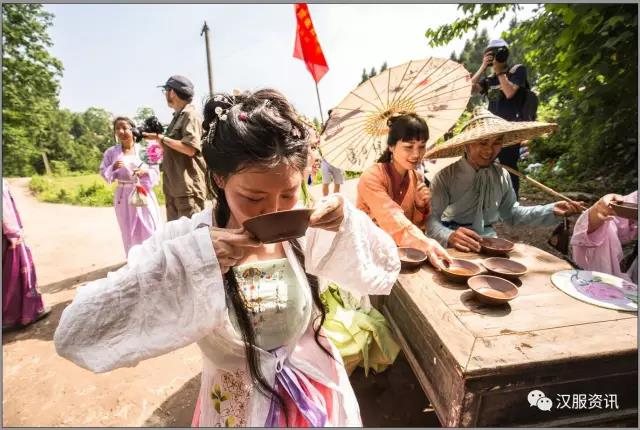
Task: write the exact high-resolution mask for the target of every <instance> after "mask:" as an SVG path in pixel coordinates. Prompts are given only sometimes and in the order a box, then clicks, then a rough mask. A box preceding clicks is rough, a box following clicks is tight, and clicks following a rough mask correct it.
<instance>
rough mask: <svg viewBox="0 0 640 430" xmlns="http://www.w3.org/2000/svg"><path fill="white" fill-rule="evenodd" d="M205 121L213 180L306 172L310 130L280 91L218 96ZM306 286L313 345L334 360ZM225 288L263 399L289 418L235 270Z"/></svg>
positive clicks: (220, 221) (222, 201)
mask: <svg viewBox="0 0 640 430" xmlns="http://www.w3.org/2000/svg"><path fill="white" fill-rule="evenodd" d="M203 117H204V118H203V119H204V122H203V124H202V127H203V135H204V136H205V138H204V141H203V146H202V155H203V157H204V159H205V162H206V163H207V167H208V169H209V175H212V174H215V175H217V176H218V177H220V178H223V179H226V178H228V177H229V176H230V175H233V174H235V173H238V172H239V171H241V170H243V169H246V168H248V167H255V166H261V167H265V168H273V167H275V166H277V165H279V164H281V163H285V164H287V165H289V166H291V167H294V168H296V169H298V170H299V171H301V172H302V171H303V170H304V168H305V167H306V165H307V156H308V151H309V145H308V142H307V140H308V134H307V130H306V127H305V126H304V124H303V123H302V122H301V121H300V120H299V119H298V115H297V114H296V112H295V111H294V109H293V107H292V106H291V104H290V103H289V102H288V101H287V99H286V98H285V97H284V95H282V94H281V93H280V92H278V91H276V90H272V89H263V90H259V91H256V92H254V93H249V92H247V93H243V94H240V95H228V94H215V95H213V96H212V97H211V98H209V99H208V100H207V102H206V103H205V106H204V113H203ZM209 184H210V186H211V187H212V191H213V193H214V195H215V196H216V204H215V207H214V217H215V220H216V224H217V225H218V226H220V227H225V226H226V225H227V224H228V222H229V219H230V217H231V210H230V209H229V204H228V202H227V198H226V196H225V193H224V190H223V189H222V188H220V187H219V186H218V185H217V184H216V182H215V181H214V180H211V181H209ZM289 243H290V245H291V247H292V249H293V251H294V254H295V255H296V257H297V259H298V261H299V262H300V264H301V266H302V267H305V266H304V254H303V252H302V249H301V247H300V244H299V243H298V241H296V240H291V241H289ZM307 281H308V283H309V287H310V289H311V295H312V297H313V302H314V303H315V305H316V306H317V308H318V309H319V310H320V315H319V317H318V318H316V320H314V326H315V327H314V332H315V340H316V343H317V344H318V345H319V346H320V348H322V349H323V350H324V351H325V352H326V353H327V354H329V356H332V355H331V353H330V352H329V351H328V350H327V348H325V347H324V346H323V345H322V344H321V343H320V339H319V336H320V334H319V333H320V328H321V326H322V324H323V323H324V320H325V317H326V311H325V308H324V306H323V304H322V301H321V299H320V289H319V285H318V278H317V277H315V276H313V275H309V274H307ZM224 284H225V292H226V294H227V296H228V297H229V298H230V301H231V304H232V307H233V311H234V313H235V315H236V318H237V321H238V325H239V326H240V331H241V335H242V340H243V341H244V347H245V353H246V356H247V362H248V365H249V371H250V374H251V378H252V381H253V383H254V385H255V386H256V387H257V389H258V390H259V391H260V392H261V393H262V394H264V395H265V396H267V397H270V396H273V397H274V398H276V399H277V401H278V402H279V403H280V405H281V406H283V410H284V413H285V419H287V417H288V414H287V411H286V408H285V407H284V405H285V403H284V401H283V399H282V397H281V396H280V395H279V394H278V393H277V392H276V391H275V390H274V389H273V388H272V387H271V386H270V385H269V384H268V383H267V381H266V379H265V377H264V375H263V374H262V371H261V370H260V356H259V354H258V352H257V351H256V349H255V347H254V345H255V339H256V336H255V331H254V329H253V324H251V321H250V319H249V313H248V310H247V308H246V306H245V304H244V302H243V300H242V294H241V292H240V288H239V286H238V281H237V279H236V277H235V274H234V273H233V270H229V271H228V272H227V273H226V274H225V275H224ZM318 319H319V324H318ZM287 421H288V419H287Z"/></svg>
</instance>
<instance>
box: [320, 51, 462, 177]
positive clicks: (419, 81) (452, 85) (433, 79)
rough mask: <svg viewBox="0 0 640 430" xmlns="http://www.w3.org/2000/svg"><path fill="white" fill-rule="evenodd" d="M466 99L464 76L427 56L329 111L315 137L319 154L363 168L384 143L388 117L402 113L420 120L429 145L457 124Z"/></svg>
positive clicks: (383, 76)
mask: <svg viewBox="0 0 640 430" xmlns="http://www.w3.org/2000/svg"><path fill="white" fill-rule="evenodd" d="M470 95H471V78H470V76H469V72H468V71H467V70H466V69H465V68H464V66H462V65H461V64H459V63H456V62H455V61H452V60H447V59H442V58H435V57H430V58H427V59H424V60H418V61H410V62H408V63H405V64H402V65H400V66H396V67H392V68H390V69H387V70H385V71H384V72H382V73H380V74H378V75H376V76H374V77H372V78H370V79H368V80H367V81H365V82H363V83H362V84H360V85H359V86H358V88H356V89H355V90H353V91H351V92H350V93H349V94H348V95H347V96H346V97H345V98H344V100H343V101H342V102H341V103H340V104H339V105H338V106H336V107H335V108H333V109H332V111H331V115H330V117H329V119H328V120H327V124H326V127H325V129H324V131H323V132H322V135H321V136H320V149H321V151H322V155H323V157H324V158H325V159H326V160H327V161H328V162H329V163H330V164H332V165H334V166H336V167H339V168H341V169H344V170H350V171H356V172H361V171H363V170H365V169H366V168H367V167H369V166H370V165H372V164H373V163H375V162H376V161H377V159H378V158H379V157H380V155H381V154H382V152H383V151H384V149H385V147H386V145H387V134H388V132H389V128H388V126H387V119H388V118H389V117H390V116H393V115H395V114H398V113H403V112H407V113H408V112H413V113H416V114H418V115H420V116H421V117H422V118H424V119H425V121H426V122H427V125H428V127H429V141H428V142H427V146H431V145H433V144H434V143H435V141H436V140H438V138H440V137H441V136H442V135H444V134H445V133H446V132H447V131H448V130H449V129H450V128H451V127H452V126H453V125H454V124H455V123H456V121H457V120H458V118H459V117H460V115H461V114H462V112H463V111H464V109H465V108H466V106H467V102H468V101H469V97H470Z"/></svg>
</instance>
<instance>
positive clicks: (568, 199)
mask: <svg viewBox="0 0 640 430" xmlns="http://www.w3.org/2000/svg"><path fill="white" fill-rule="evenodd" d="M502 167H503V168H504V169H505V170H506V171H507V172H509V173H513V174H514V175H516V176H519V177H521V178H522V179H525V180H527V181H529V182H531V183H532V184H533V185H535V186H536V187H538V188H540V189H541V190H542V191H546V192H547V193H549V194H551V195H552V196H555V197H558V198H560V199H562V200H564V201H567V202H569V203H576V202H575V201H574V200H572V199H570V198H569V197H567V196H565V195H564V194H560V193H559V192H557V191H555V190H553V189H551V188H549V187H547V186H546V185H544V184H541V183H540V182H538V181H536V180H535V179H533V178H530V177H529V176H527V175H525V174H524V173H520V172H519V171H517V170H515V169H513V168H511V167H509V166H505V165H504V164H502ZM581 208H582V209H583V210H587V209H588V208H585V207H584V206H581Z"/></svg>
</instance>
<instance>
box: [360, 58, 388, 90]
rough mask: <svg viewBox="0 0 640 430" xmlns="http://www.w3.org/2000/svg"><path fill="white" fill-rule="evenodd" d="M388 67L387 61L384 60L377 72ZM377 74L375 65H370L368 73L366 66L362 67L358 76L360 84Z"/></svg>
mask: <svg viewBox="0 0 640 430" xmlns="http://www.w3.org/2000/svg"><path fill="white" fill-rule="evenodd" d="M388 68H389V66H387V62H386V61H385V62H384V63H382V66H380V72H379V73H382V72H384V71H385V70H387V69H388ZM377 74H378V72H377V71H376V68H375V67H372V68H371V71H370V72H369V73H367V69H366V68H364V69H362V75H361V76H360V84H362V83H363V82H366V81H367V79H371V78H373V77H374V76H376V75H377ZM360 84H358V85H360Z"/></svg>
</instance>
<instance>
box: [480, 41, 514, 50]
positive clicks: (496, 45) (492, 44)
mask: <svg viewBox="0 0 640 430" xmlns="http://www.w3.org/2000/svg"><path fill="white" fill-rule="evenodd" d="M501 47H505V48H508V47H509V46H508V45H507V42H505V41H504V40H502V39H493V40H491V41H490V42H489V44H488V45H487V47H486V48H485V50H487V49H490V48H501Z"/></svg>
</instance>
